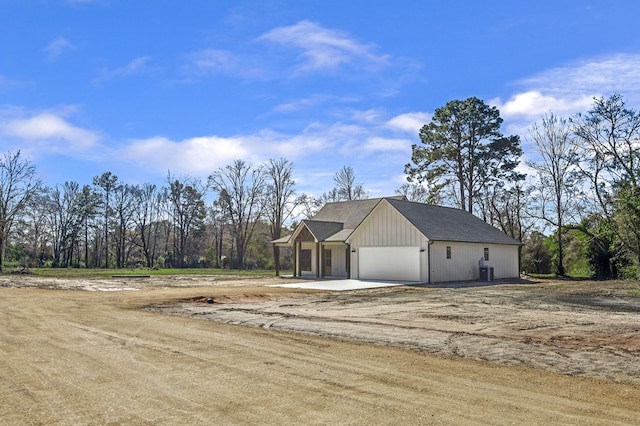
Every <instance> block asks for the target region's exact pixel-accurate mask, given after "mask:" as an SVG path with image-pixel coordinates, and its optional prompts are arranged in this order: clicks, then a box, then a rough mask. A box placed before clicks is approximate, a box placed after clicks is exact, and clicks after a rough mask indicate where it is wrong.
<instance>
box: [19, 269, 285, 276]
mask: <svg viewBox="0 0 640 426" xmlns="http://www.w3.org/2000/svg"><path fill="white" fill-rule="evenodd" d="M30 271H31V273H32V274H34V275H37V276H39V277H50V278H111V276H112V275H141V274H144V275H151V276H167V275H220V276H243V277H273V276H274V275H275V272H274V271H266V270H251V271H244V270H234V269H219V268H193V269H157V270H156V269H152V270H147V269H79V268H31V269H30ZM7 273H11V271H8V272H7Z"/></svg>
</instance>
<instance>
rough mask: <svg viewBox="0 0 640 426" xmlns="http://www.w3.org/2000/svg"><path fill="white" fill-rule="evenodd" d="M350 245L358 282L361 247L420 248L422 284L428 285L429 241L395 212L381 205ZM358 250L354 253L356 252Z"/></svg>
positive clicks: (353, 236) (352, 262) (386, 205)
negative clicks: (422, 250) (421, 249)
mask: <svg viewBox="0 0 640 426" xmlns="http://www.w3.org/2000/svg"><path fill="white" fill-rule="evenodd" d="M349 243H350V244H351V277H352V278H355V279H358V278H359V277H358V255H359V253H358V251H359V250H358V249H359V248H360V247H403V246H412V247H421V248H424V249H425V250H424V252H421V253H420V266H421V268H420V269H421V273H420V281H421V282H427V281H428V279H429V277H428V272H429V267H428V266H429V265H428V257H427V250H426V248H427V246H428V243H429V240H428V239H427V238H426V237H425V236H424V235H422V233H421V232H420V231H418V230H417V229H416V227H415V226H413V225H412V224H411V222H409V221H408V220H407V219H405V217H404V216H402V215H401V214H400V213H398V211H397V210H396V209H394V208H393V207H392V206H391V205H390V204H389V203H388V202H386V201H384V200H383V201H381V202H380V204H378V205H377V206H376V208H375V209H374V210H373V211H372V212H371V214H370V215H369V216H367V218H366V219H365V220H364V222H363V223H362V224H360V226H359V227H358V228H357V229H356V231H355V232H354V233H353V235H351V237H350V238H349ZM354 250H355V252H354Z"/></svg>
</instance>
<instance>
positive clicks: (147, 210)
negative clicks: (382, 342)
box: [0, 94, 640, 279]
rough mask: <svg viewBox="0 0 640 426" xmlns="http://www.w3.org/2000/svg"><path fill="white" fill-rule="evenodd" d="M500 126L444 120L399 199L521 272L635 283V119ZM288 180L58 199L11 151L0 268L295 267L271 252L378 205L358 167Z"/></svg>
mask: <svg viewBox="0 0 640 426" xmlns="http://www.w3.org/2000/svg"><path fill="white" fill-rule="evenodd" d="M501 125H502V118H501V117H500V113H499V111H498V110H497V109H496V108H495V107H490V106H488V105H487V104H486V103H485V102H484V101H482V100H480V99H478V98H469V99H466V100H462V101H460V100H454V101H451V102H449V103H447V104H446V105H445V106H443V107H442V108H438V109H437V110H436V111H435V114H434V115H433V118H432V120H431V122H430V123H427V124H425V125H424V126H423V127H422V129H420V131H419V137H420V142H421V143H420V144H415V145H413V147H412V157H411V162H410V163H408V164H407V165H406V166H405V173H406V174H407V177H408V183H406V184H404V185H402V186H400V187H399V188H398V189H397V190H396V194H401V195H404V196H406V197H407V198H408V199H409V200H412V201H418V202H425V203H435V204H442V205H449V206H455V207H459V208H461V209H465V210H467V211H469V212H471V213H473V214H475V215H477V216H478V217H480V218H482V219H483V220H485V221H486V222H488V223H490V224H492V225H494V226H496V227H498V228H500V229H501V230H503V231H504V232H505V233H507V234H508V235H510V236H511V237H513V238H516V239H518V240H520V241H521V242H523V248H522V256H521V259H522V262H521V263H522V269H523V270H524V271H527V272H531V273H550V272H554V273H556V274H557V275H565V274H569V275H583V276H594V277H597V278H602V279H606V278H613V277H633V278H638V277H640V272H639V271H640V267H639V265H640V189H639V188H638V184H639V180H640V147H639V145H640V114H639V113H638V112H637V111H635V110H633V109H630V108H627V107H626V105H625V101H624V99H623V97H622V96H621V95H619V94H614V95H611V96H609V97H607V98H597V99H594V103H593V106H592V108H591V110H589V111H587V112H585V113H583V114H578V115H576V116H573V117H568V118H565V117H558V116H555V115H554V114H553V113H549V114H546V115H544V116H542V117H541V119H540V121H539V122H538V123H536V124H534V125H533V126H532V127H531V128H530V129H529V132H528V134H526V135H511V136H504V135H503V134H502V133H501V131H500V127H501ZM521 139H524V140H526V141H528V142H530V144H529V145H530V146H532V147H534V149H535V152H523V150H522V147H521ZM523 157H524V158H526V159H527V160H526V161H524V160H523ZM293 175H294V164H293V163H292V162H290V161H289V160H287V159H285V158H279V159H271V160H269V161H267V162H266V163H265V164H259V165H255V164H249V163H246V162H245V161H242V160H236V161H234V162H233V163H232V164H230V165H227V166H226V167H222V168H220V169H218V170H214V171H212V173H211V175H210V176H209V178H208V179H207V181H206V182H202V181H201V180H200V179H197V178H193V177H188V176H187V177H175V176H173V175H171V173H169V174H168V175H167V179H166V182H165V184H164V185H163V186H161V187H159V186H157V185H155V184H151V183H146V184H143V185H132V184H128V183H125V182H121V181H120V180H119V179H118V177H117V176H115V175H114V174H112V173H111V172H109V171H106V172H104V173H102V174H101V175H98V176H96V177H95V178H94V179H93V182H92V183H91V184H80V183H78V182H65V183H64V184H59V185H55V186H53V187H51V186H47V185H46V184H45V183H44V182H42V181H41V180H40V179H39V178H38V176H37V172H36V168H35V165H34V164H33V163H31V161H29V160H27V159H24V158H23V157H22V156H21V153H20V152H19V151H17V152H7V153H5V154H4V156H3V157H2V158H1V159H0V267H3V268H4V267H8V266H13V267H62V268H67V267H77V268H102V267H115V268H136V267H145V268H154V267H159V268H163V267H177V268H183V267H229V268H237V269H251V268H260V269H278V270H279V269H288V268H290V267H291V265H290V259H289V258H288V257H287V256H286V255H281V254H280V253H279V251H278V249H277V248H273V247H272V246H271V244H270V241H272V240H274V239H277V238H280V237H281V236H282V235H284V234H285V233H286V232H289V231H290V230H291V229H292V228H293V227H295V225H296V224H297V223H298V222H299V220H301V219H304V218H308V217H311V216H312V215H313V214H314V213H315V212H316V211H317V210H318V209H319V208H320V207H321V206H322V205H323V204H324V203H326V202H333V201H340V200H353V199H361V198H367V197H368V196H369V193H368V192H367V191H366V190H365V185H364V184H363V183H358V182H357V181H356V176H355V172H354V170H353V169H352V168H351V167H350V166H344V167H343V168H342V169H341V170H339V171H337V172H336V174H335V177H334V183H335V186H334V187H333V188H331V189H328V190H327V192H325V193H323V194H322V195H321V196H319V197H314V196H312V195H310V194H298V193H297V192H296V188H295V182H294V180H293ZM210 194H213V198H214V200H215V201H213V202H210V203H207V202H206V201H205V200H206V199H207V196H208V195H210ZM385 195H394V194H385ZM280 263H282V264H280Z"/></svg>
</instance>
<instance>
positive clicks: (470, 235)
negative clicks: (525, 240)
mask: <svg viewBox="0 0 640 426" xmlns="http://www.w3.org/2000/svg"><path fill="white" fill-rule="evenodd" d="M387 201H388V202H389V203H390V204H391V205H392V206H393V207H395V208H396V210H398V212H400V213H401V214H402V215H403V216H404V217H405V218H407V220H408V221H409V222H411V223H412V224H413V226H415V227H416V228H418V229H419V230H420V232H422V233H423V234H424V235H425V236H426V237H427V238H429V240H431V241H459V242H472V243H495V244H520V242H519V241H518V240H515V239H513V238H511V237H509V236H508V235H507V234H505V233H504V232H502V231H501V230H499V229H497V228H495V227H493V226H491V225H489V224H488V223H486V222H485V221H483V220H481V219H479V218H477V217H475V216H474V215H472V214H471V213H468V212H466V211H464V210H460V209H456V208H451V207H442V206H434V205H429V204H422V203H414V202H411V201H405V200H397V199H389V198H387Z"/></svg>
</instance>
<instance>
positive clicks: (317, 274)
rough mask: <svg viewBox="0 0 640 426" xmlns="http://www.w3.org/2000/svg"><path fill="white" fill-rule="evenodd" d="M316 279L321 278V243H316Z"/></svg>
mask: <svg viewBox="0 0 640 426" xmlns="http://www.w3.org/2000/svg"><path fill="white" fill-rule="evenodd" d="M316 278H320V243H319V242H317V243H316Z"/></svg>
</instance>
